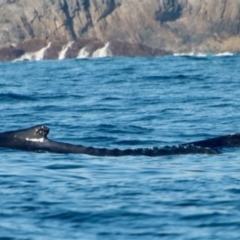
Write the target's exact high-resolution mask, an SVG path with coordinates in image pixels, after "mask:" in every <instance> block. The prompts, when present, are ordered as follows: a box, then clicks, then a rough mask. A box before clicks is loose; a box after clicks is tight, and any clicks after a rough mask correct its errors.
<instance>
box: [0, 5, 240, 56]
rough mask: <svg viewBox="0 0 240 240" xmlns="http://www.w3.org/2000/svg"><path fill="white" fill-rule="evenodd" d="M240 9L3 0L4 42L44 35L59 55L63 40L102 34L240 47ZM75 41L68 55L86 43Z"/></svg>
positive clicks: (178, 45)
mask: <svg viewBox="0 0 240 240" xmlns="http://www.w3.org/2000/svg"><path fill="white" fill-rule="evenodd" d="M239 9H240V0H221V1H216V0H215V1H213V0H212V1H209V0H198V1H196V0H131V1H129V0H102V1H99V0H38V1H32V0H21V1H20V0H0V24H1V29H0V48H3V47H7V46H10V45H13V44H19V43H22V42H26V41H29V40H31V39H41V41H42V43H44V41H47V42H52V46H51V48H50V49H48V54H49V55H48V56H49V57H50V56H51V57H54V58H56V50H53V49H54V48H55V49H58V48H59V47H60V43H61V44H62V43H65V44H66V43H68V42H70V41H84V40H83V39H99V42H102V43H103V44H105V43H107V42H112V44H114V41H119V42H118V44H121V43H120V42H121V41H122V42H128V43H129V44H130V43H131V44H136V46H137V44H142V45H144V46H148V47H151V48H152V49H164V50H165V51H170V52H191V51H193V52H223V51H231V52H239V51H240V44H239V43H240V37H239V31H240V30H239V29H240V21H239V19H240V11H239ZM79 39H81V40H79ZM39 44H40V43H39ZM74 44H75V45H73V46H72V48H71V49H72V52H71V51H70V49H69V51H68V52H67V53H66V56H68V57H74V56H75V55H76V52H75V50H74V49H75V48H76V49H77V48H78V46H77V45H78V44H80V45H81V43H74ZM91 44H92V43H91ZM91 44H90V45H91ZM80 45H79V46H80ZM82 45H85V44H82ZM91 46H92V47H90V46H89V51H93V50H91V49H94V47H93V45H91ZM129 46H130V45H129ZM139 46H140V45H139ZM61 47H62V46H61ZM109 47H111V46H109ZM132 47H133V48H134V45H132ZM21 48H22V49H25V47H21ZM27 48H28V47H27ZM51 49H52V50H51ZM51 51H52V52H51ZM122 51H124V50H123V49H122ZM134 51H135V50H134V49H132V50H131V52H132V54H134ZM161 51H162V50H161ZM53 52H55V53H54V54H53ZM128 52H129V51H128ZM139 54H140V52H139Z"/></svg>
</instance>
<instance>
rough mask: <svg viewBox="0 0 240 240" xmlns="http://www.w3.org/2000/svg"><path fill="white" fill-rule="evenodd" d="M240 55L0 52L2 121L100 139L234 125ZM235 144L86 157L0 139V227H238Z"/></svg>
mask: <svg viewBox="0 0 240 240" xmlns="http://www.w3.org/2000/svg"><path fill="white" fill-rule="evenodd" d="M239 69H240V56H239V55H231V54H229V55H227V54H226V55H210V54H207V55H199V56H194V55H193V56H187V55H183V56H181V55H180V56H165V57H149V58H144V57H141V58H140V57H132V58H128V57H112V58H111V57H109V58H108V57H106V58H86V59H71V60H52V61H51V60H48V61H28V62H26V61H24V62H5V63H0V114H1V118H0V131H1V132H2V131H8V130H16V129H21V128H28V127H31V126H34V125H38V124H44V125H46V126H47V127H49V128H50V133H49V138H50V139H53V140H57V141H63V142H69V143H74V144H82V145H84V146H94V147H106V148H116V147H117V148H120V149H126V148H138V147H152V146H165V145H169V146H171V145H175V144H179V143H185V142H191V141H197V140H202V139H206V138H210V137H215V136H220V135H225V134H229V133H233V132H239V131H240V125H239V118H240V97H239V96H240V87H239V86H240V80H239ZM239 153H240V149H237V148H232V149H226V150H224V152H223V153H222V154H219V155H200V154H195V155H194V154H190V155H175V156H161V157H152V158H151V157H146V156H124V157H95V156H88V155H83V154H82V155H81V154H53V153H35V152H24V151H18V150H9V149H0V161H1V167H0V205H1V210H0V239H1V240H15V239H16V240H42V239H44V240H53V239H56V240H66V239H69V240H72V239H74V240H75V239H84V240H95V239H113V240H118V239H124V240H126V239H131V240H132V239H138V240H139V239H144V240H145V239H163V240H168V239H169V240H172V239H179V240H180V239H184V240H190V239H191V240H192V239H194V240H200V239H204V240H205V239H218V240H219V239H231V240H232V239H240V231H239V229H240V201H239V199H240V156H239Z"/></svg>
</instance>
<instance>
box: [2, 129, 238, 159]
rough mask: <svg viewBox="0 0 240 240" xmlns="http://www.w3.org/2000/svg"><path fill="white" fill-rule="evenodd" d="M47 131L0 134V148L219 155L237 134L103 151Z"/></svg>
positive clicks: (98, 153)
mask: <svg viewBox="0 0 240 240" xmlns="http://www.w3.org/2000/svg"><path fill="white" fill-rule="evenodd" d="M49 132H50V129H49V128H48V127H46V126H44V125H38V126H33V127H30V128H25V129H20V130H14V131H7V132H1V133H0V148H8V149H16V150H22V151H32V152H50V153H62V154H71V153H78V154H88V155H92V156H114V157H118V156H127V155H143V156H149V157H155V156H165V155H185V154H219V153H221V149H222V148H225V147H240V133H235V134H230V135H224V136H220V137H215V138H210V139H206V140H201V141H195V142H189V143H183V144H179V145H173V146H164V147H153V148H135V149H131V148H128V149H124V150H122V149H118V148H115V149H107V148H96V147H91V146H90V147H86V146H83V145H80V144H71V143H64V142H58V141H54V140H51V139H49V138H48V134H49Z"/></svg>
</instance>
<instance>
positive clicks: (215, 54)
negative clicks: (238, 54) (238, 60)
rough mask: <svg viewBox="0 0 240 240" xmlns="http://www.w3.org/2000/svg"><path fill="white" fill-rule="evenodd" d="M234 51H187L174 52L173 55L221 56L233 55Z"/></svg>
mask: <svg viewBox="0 0 240 240" xmlns="http://www.w3.org/2000/svg"><path fill="white" fill-rule="evenodd" d="M233 55H234V53H231V52H222V53H210V52H208V53H201V52H189V53H174V54H173V56H190V57H191V56H193V57H209V56H213V57H214V56H215V57H222V56H233Z"/></svg>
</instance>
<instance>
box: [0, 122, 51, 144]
mask: <svg viewBox="0 0 240 240" xmlns="http://www.w3.org/2000/svg"><path fill="white" fill-rule="evenodd" d="M48 133H49V128H47V127H46V126H43V125H38V126H34V127H31V128H26V129H22V130H18V131H9V132H3V133H1V134H0V139H1V138H4V139H15V140H16V139H19V140H28V141H43V140H44V139H46V138H47V135H48Z"/></svg>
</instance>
